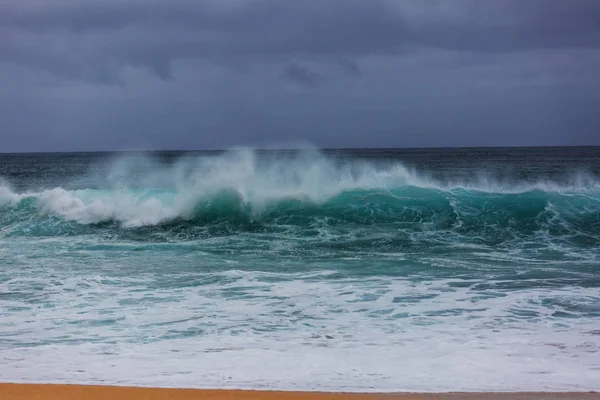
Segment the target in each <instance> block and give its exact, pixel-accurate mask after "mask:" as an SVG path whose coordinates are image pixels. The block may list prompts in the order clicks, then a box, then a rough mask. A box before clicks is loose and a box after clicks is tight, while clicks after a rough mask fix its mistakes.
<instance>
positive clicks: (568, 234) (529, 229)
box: [0, 186, 600, 246]
mask: <svg viewBox="0 0 600 400" xmlns="http://www.w3.org/2000/svg"><path fill="white" fill-rule="evenodd" d="M260 194H261V193H258V195H257V194H256V193H255V194H252V193H242V192H240V191H237V190H234V189H221V190H215V191H212V192H209V193H180V192H175V191H170V190H157V189H143V190H139V189H138V190H134V189H121V190H90V189H88V190H75V191H68V190H64V189H60V188H55V189H51V190H47V191H43V192H40V193H24V194H18V193H13V192H10V191H7V190H5V191H4V196H3V197H2V199H3V200H2V202H0V228H1V230H2V232H3V235H4V236H6V235H10V236H22V235H23V236H65V235H81V234H97V233H106V232H111V233H113V234H117V235H125V236H126V237H135V238H137V239H138V240H150V239H151V238H154V239H156V238H157V237H159V236H161V234H162V235H163V236H161V237H163V238H166V239H168V240H185V239H191V238H198V237H204V238H208V237H211V236H222V235H232V234H240V233H244V232H246V233H247V232H257V233H269V234H281V235H287V236H288V237H311V236H323V235H338V236H340V237H343V236H344V235H347V234H348V233H349V232H352V235H353V237H354V238H355V239H356V235H358V236H360V234H361V232H362V234H364V235H366V236H368V237H369V238H372V237H373V236H374V235H375V236H377V235H378V237H385V238H386V240H388V241H389V240H392V241H393V240H394V238H402V237H405V238H408V237H411V235H420V237H421V238H423V237H426V238H429V239H430V240H431V241H434V240H437V239H439V238H440V237H447V236H448V235H450V236H452V240H454V241H460V240H461V238H462V239H463V240H470V241H473V240H479V241H483V242H485V243H488V244H494V243H503V242H507V241H515V240H523V239H532V238H541V237H543V238H546V239H548V238H550V239H552V238H568V240H570V241H571V242H573V243H576V244H579V245H583V246H588V245H598V244H600V194H599V193H594V192H589V191H587V192H582V191H581V192H563V193H561V192H547V191H543V190H530V191H525V192H520V193H493V192H484V191H480V190H471V189H464V188H456V189H451V190H443V189H440V188H427V187H417V186H402V187H396V188H391V189H387V188H369V189H367V188H364V189H360V188H359V189H353V190H345V191H342V192H340V193H337V194H335V195H332V196H330V197H328V198H323V199H315V198H314V197H311V196H309V195H307V194H306V193H298V194H296V195H289V194H287V195H284V196H271V197H269V196H260Z"/></svg>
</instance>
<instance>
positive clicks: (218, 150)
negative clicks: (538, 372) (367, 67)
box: [0, 145, 600, 155]
mask: <svg viewBox="0 0 600 400" xmlns="http://www.w3.org/2000/svg"><path fill="white" fill-rule="evenodd" d="M582 147H585V148H587V147H590V148H593V147H599V148H600V145H538V146H446V147H440V146H431V147H429V146H423V147H418V146H417V147H308V146H307V147H289V148H288V147H281V148H274V147H272V148H268V147H252V146H231V147H229V148H221V149H130V150H126V149H120V150H65V151H56V150H52V151H15V152H5V151H0V155H22V154H27V155H33V154H111V153H186V152H188V153H194V152H196V153H200V152H203V153H219V152H226V151H231V150H240V149H250V150H255V151H302V150H318V151H325V152H328V151H357V150H395V151H411V150H459V149H468V150H486V149H549V148H582Z"/></svg>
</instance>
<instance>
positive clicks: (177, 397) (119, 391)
mask: <svg viewBox="0 0 600 400" xmlns="http://www.w3.org/2000/svg"><path fill="white" fill-rule="evenodd" d="M0 399H2V400H16V399H19V400H34V399H36V400H49V399H52V400H54V399H60V400H82V399H86V400H104V399H106V400H121V399H123V400H125V399H127V400H209V399H210V400H276V399H277V400H367V399H381V400H386V399H387V400H391V399H399V400H410V399H414V400H419V399H423V400H427V399H442V400H444V399H448V400H452V399H454V400H475V399H485V400H501V399H508V400H510V399H521V400H579V399H582V400H583V399H586V400H587V399H600V394H599V393H445V394H416V393H402V394H358V393H310V392H269V391H246V390H196V389H153V388H134V387H113V386H79V385H38V384H8V383H7V384H0Z"/></svg>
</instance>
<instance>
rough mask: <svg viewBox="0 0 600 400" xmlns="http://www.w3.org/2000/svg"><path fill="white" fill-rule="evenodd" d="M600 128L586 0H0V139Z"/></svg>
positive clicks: (596, 64) (135, 145)
mask: <svg viewBox="0 0 600 400" xmlns="http://www.w3.org/2000/svg"><path fill="white" fill-rule="evenodd" d="M298 144H313V145H316V146H319V147H429V146H434V147H444V146H519V145H524V146H527V145H594V144H595V145H600V0H169V1H165V0H52V1H48V0H0V152H12V151H76V150H129V149H213V148H226V147H231V146H244V145H250V146H257V147H272V146H283V147H290V146H294V145H298Z"/></svg>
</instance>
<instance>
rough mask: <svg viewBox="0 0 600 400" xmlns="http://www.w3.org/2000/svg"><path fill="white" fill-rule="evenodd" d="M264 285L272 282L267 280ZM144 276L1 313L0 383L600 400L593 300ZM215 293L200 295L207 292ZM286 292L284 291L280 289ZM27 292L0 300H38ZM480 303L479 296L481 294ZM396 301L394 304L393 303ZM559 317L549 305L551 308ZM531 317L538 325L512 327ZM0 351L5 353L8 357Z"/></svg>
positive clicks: (573, 294) (80, 282)
mask: <svg viewBox="0 0 600 400" xmlns="http://www.w3.org/2000/svg"><path fill="white" fill-rule="evenodd" d="M266 275H269V276H266ZM266 275H265V273H253V272H249V271H245V272H244V271H239V272H236V271H228V272H224V273H223V274H221V273H217V274H190V275H189V276H187V277H186V279H187V280H188V281H189V282H190V283H193V282H200V281H203V282H205V284H202V285H188V286H185V287H180V288H171V289H169V290H160V289H157V288H156V287H155V286H154V285H155V284H156V283H159V282H158V281H156V279H158V278H157V277H156V276H154V275H153V274H141V275H137V276H136V277H134V278H133V277H132V278H114V277H109V276H101V275H97V276H80V277H77V276H75V277H71V278H66V279H59V278H58V277H57V278H56V279H54V280H45V281H44V284H45V286H46V290H45V291H44V296H45V297H44V299H43V302H44V304H45V306H43V307H35V311H34V310H30V311H28V313H29V314H28V315H31V313H32V312H34V314H35V317H34V318H30V319H29V322H28V323H24V320H23V315H22V314H21V312H22V311H21V312H20V311H19V309H18V307H22V306H25V307H31V306H30V305H28V304H26V303H22V302H21V301H20V300H18V299H17V300H8V301H7V302H5V303H4V306H3V307H4V314H3V318H2V321H1V322H0V334H1V335H2V337H3V343H4V344H5V346H2V348H1V349H0V362H1V363H2V365H3V368H2V369H1V370H0V381H20V382H21V381H35V382H69V383H88V384H90V383H95V384H120V385H141V386H165V387H211V388H254V389H256V388H268V389H303V390H343V391H427V392H431V391H463V390H469V391H480V390H495V391H512V390H543V391H570V390H575V391H579V390H598V389H600V386H599V382H600V361H599V360H598V357H597V355H598V352H599V351H600V335H598V333H597V331H594V329H597V320H596V319H594V318H592V317H586V316H585V315H581V316H580V317H579V318H570V319H565V318H553V317H552V314H553V313H556V312H557V311H561V306H558V305H554V306H552V305H548V303H547V302H546V301H545V299H550V298H552V299H555V300H557V299H558V300H560V299H563V300H564V301H563V302H562V303H563V304H567V303H570V304H573V302H581V303H582V304H586V303H587V302H589V303H590V304H592V305H594V304H595V306H597V302H598V298H597V289H593V288H589V289H585V288H573V289H572V290H568V291H566V290H542V289H531V290H521V291H512V292H509V291H504V292H502V291H501V292H498V293H496V294H495V295H489V296H485V295H482V293H477V292H476V291H472V290H469V289H468V288H452V289H450V286H448V284H449V283H451V282H452V281H451V280H438V281H426V282H421V283H415V282H410V281H407V280H403V279H392V278H387V279H383V278H371V279H368V280H356V279H347V280H338V281H324V280H321V279H315V276H314V274H311V273H309V274H302V273H298V274H293V275H291V276H288V275H286V274H279V276H278V277H279V278H281V279H282V280H280V281H278V282H274V283H273V282H271V283H268V282H267V281H265V280H264V278H273V277H274V276H273V275H277V274H266ZM219 276H220V277H221V278H224V279H225V280H226V281H225V282H223V281H219V282H214V283H206V282H208V281H204V280H205V279H209V278H215V277H219ZM290 278H291V279H290ZM29 280H30V281H29V282H28V279H21V280H15V281H8V282H5V283H3V284H1V287H0V290H1V291H2V292H14V291H15V290H19V289H24V288H28V287H32V286H35V284H34V285H32V283H35V282H37V281H39V280H38V278H36V277H35V276H34V275H32V276H31V277H30V278H29ZM488 294H489V293H488ZM402 299H403V300H402ZM555 303H556V304H560V303H561V302H560V301H557V302H555ZM518 312H535V313H538V314H539V317H538V318H519V316H518V315H519V313H518ZM6 344H9V345H6Z"/></svg>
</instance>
